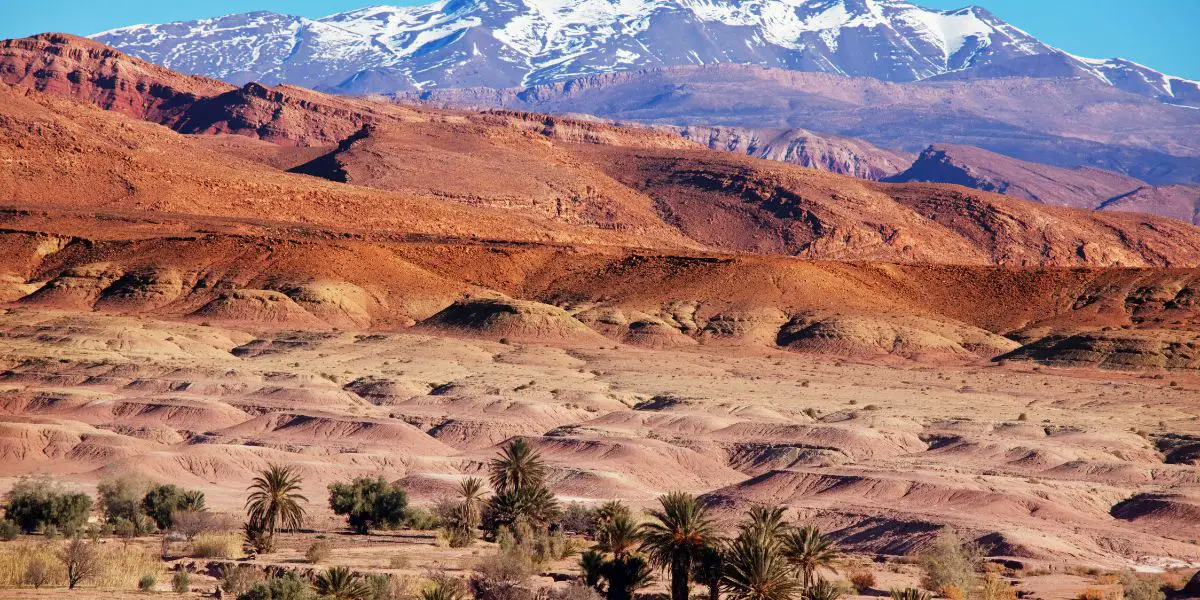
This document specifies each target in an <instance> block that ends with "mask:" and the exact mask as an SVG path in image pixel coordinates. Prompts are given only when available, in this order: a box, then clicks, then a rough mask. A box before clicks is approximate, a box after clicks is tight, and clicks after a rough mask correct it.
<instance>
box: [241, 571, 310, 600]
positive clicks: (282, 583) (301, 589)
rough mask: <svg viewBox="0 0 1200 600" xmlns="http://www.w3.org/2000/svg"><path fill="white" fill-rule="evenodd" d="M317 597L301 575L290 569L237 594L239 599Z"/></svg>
mask: <svg viewBox="0 0 1200 600" xmlns="http://www.w3.org/2000/svg"><path fill="white" fill-rule="evenodd" d="M312 598H315V595H314V594H313V591H312V589H311V588H309V586H308V583H306V582H305V581H304V580H303V579H301V578H300V576H299V575H297V574H296V573H294V572H292V571H288V572H286V573H284V574H282V575H279V576H277V577H270V578H268V579H265V580H263V581H259V582H256V583H254V584H253V585H251V586H250V587H249V588H248V589H247V590H246V591H245V592H242V593H240V594H238V595H237V600H311V599H312Z"/></svg>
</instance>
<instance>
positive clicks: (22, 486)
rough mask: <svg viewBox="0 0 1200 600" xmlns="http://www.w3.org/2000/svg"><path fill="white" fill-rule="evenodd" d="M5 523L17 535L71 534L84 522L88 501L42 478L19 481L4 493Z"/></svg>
mask: <svg viewBox="0 0 1200 600" xmlns="http://www.w3.org/2000/svg"><path fill="white" fill-rule="evenodd" d="M4 508H5V519H6V520H8V521H11V522H13V523H15V524H16V526H17V527H18V528H20V530H21V531H24V532H25V533H33V532H35V531H39V530H40V531H42V532H43V533H45V532H47V530H49V528H51V527H53V528H54V529H53V530H50V531H54V532H57V531H58V530H62V531H65V532H67V533H74V532H76V531H79V529H80V528H82V527H83V525H84V524H85V523H86V522H87V517H88V515H89V514H90V513H91V512H92V499H91V498H90V497H89V496H88V495H87V494H81V493H78V492H68V491H66V490H64V489H63V488H62V487H61V486H60V485H59V484H58V483H56V482H54V481H53V480H51V479H49V478H46V477H39V478H29V477H22V478H21V479H20V480H19V481H17V483H16V485H14V486H13V487H12V490H11V491H10V492H9V493H8V501H7V503H6V504H5V507H4Z"/></svg>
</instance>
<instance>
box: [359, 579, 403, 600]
mask: <svg viewBox="0 0 1200 600" xmlns="http://www.w3.org/2000/svg"><path fill="white" fill-rule="evenodd" d="M363 582H364V583H366V584H367V588H368V589H369V590H370V591H371V600H407V599H409V598H412V597H413V596H414V595H415V594H414V591H415V590H414V587H413V581H412V579H411V578H409V577H402V576H397V575H388V574H386V573H371V574H369V575H367V576H365V577H363Z"/></svg>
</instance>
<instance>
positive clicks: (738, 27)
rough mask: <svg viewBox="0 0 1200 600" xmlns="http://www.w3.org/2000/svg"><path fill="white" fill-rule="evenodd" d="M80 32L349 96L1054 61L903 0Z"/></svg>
mask: <svg viewBox="0 0 1200 600" xmlns="http://www.w3.org/2000/svg"><path fill="white" fill-rule="evenodd" d="M94 37H95V39H97V40H99V41H101V42H104V43H106V44H109V45H112V46H115V47H117V48H120V49H122V50H124V51H126V52H128V53H130V54H132V55H134V56H138V57H140V58H144V59H147V60H150V61H153V62H157V63H159V64H163V65H165V66H168V67H171V68H174V69H177V70H181V71H184V72H188V73H196V74H203V75H208V76H211V77H216V78H220V79H224V80H226V81H229V82H231V83H244V82H245V81H249V80H262V81H265V82H267V83H283V82H286V83H294V84H298V85H304V86H307V87H314V88H320V89H327V90H333V91H342V92H348V93H370V92H396V91H411V90H419V89H427V88H430V87H479V86H483V87H514V86H529V85H535V84H540V83H547V82H551V81H559V80H565V79H570V78H574V77H579V76H585V75H593V74H601V73H612V72H620V71H628V70H640V69H650V68H659V67H670V66H678V65H705V64H714V63H737V64H752V65H760V66H764V67H773V68H782V69H789V70H799V71H819V72H827V73H835V74H839V75H850V76H866V77H874V78H877V79H883V80H887V81H898V82H904V81H918V80H922V79H927V78H931V77H938V76H944V75H946V74H950V73H957V72H963V71H969V70H973V69H977V68H981V67H982V68H988V67H990V66H992V65H1007V66H1006V67H1005V68H1004V69H1000V71H1003V72H1004V73H1005V74H1006V75H1008V76H1011V75H1022V74H1023V73H1022V72H1021V71H1020V70H1019V69H1016V70H1015V71H1014V69H1015V67H1013V66H1012V65H1013V64H1014V63H1013V61H1016V60H1018V59H1024V58H1027V57H1031V56H1055V55H1062V56H1068V55H1065V54H1063V53H1061V51H1059V50H1057V49H1056V48H1053V47H1051V46H1049V45H1047V44H1044V43H1042V42H1041V41H1039V40H1038V39H1037V38H1035V37H1033V36H1031V35H1030V34H1028V33H1026V32H1024V31H1022V30H1020V29H1018V28H1017V27H1014V26H1012V25H1009V24H1008V23H1005V22H1004V21H1002V20H1001V19H999V18H997V17H996V16H995V15H993V14H991V13H990V12H988V11H987V10H986V9H983V8H981V7H978V6H965V7H963V8H959V9H954V10H933V9H927V8H922V7H920V6H918V5H917V4H914V3H912V2H908V1H906V0H438V1H437V2H433V3H431V4H425V5H421V6H404V7H400V6H391V5H387V4H381V5H375V6H369V7H366V8H361V9H357V10H352V11H347V12H342V13H338V14H334V15H330V16H328V17H324V18H321V19H316V20H312V19H305V18H302V17H294V16H289V15H280V14H277V13H270V12H265V11H260V12H253V13H245V14H241V15H228V16H225V17H218V18H216V19H207V20H201V21H193V22H189V23H170V24H165V25H140V26H135V27H129V28H123V29H116V30H111V31H107V32H103V33H100V34H97V35H96V36H94ZM1069 60H1070V61H1072V64H1073V66H1072V68H1073V69H1075V70H1076V71H1077V72H1078V73H1079V74H1082V75H1088V76H1091V77H1093V78H1095V79H1096V80H1097V81H1099V82H1101V83H1104V84H1107V85H1113V86H1116V87H1120V88H1121V89H1126V90H1127V91H1133V92H1135V93H1139V94H1143V95H1151V96H1154V97H1159V96H1161V97H1163V98H1166V99H1173V100H1177V99H1179V98H1180V95H1181V94H1182V96H1183V97H1190V96H1189V95H1190V94H1192V93H1193V92H1192V91H1191V90H1192V88H1193V87H1195V86H1191V87H1189V86H1188V85H1186V84H1184V85H1181V84H1178V83H1176V81H1183V80H1178V78H1169V77H1167V76H1165V75H1163V74H1161V73H1157V72H1154V71H1153V70H1150V69H1146V68H1144V67H1141V66H1140V65H1136V66H1133V65H1126V64H1117V63H1111V64H1110V63H1102V62H1101V61H1088V60H1087V59H1080V58H1078V57H1070V58H1069ZM1032 74H1033V75H1035V76H1036V75H1037V74H1036V73H1032ZM1195 93H1196V95H1197V96H1200V90H1197V91H1196V92H1195Z"/></svg>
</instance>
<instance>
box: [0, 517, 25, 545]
mask: <svg viewBox="0 0 1200 600" xmlns="http://www.w3.org/2000/svg"><path fill="white" fill-rule="evenodd" d="M18 535H21V527H20V526H19V525H17V524H16V523H13V522H12V521H9V520H8V519H4V520H3V521H0V540H3V541H5V542H11V541H13V540H15V539H17V536H18Z"/></svg>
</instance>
